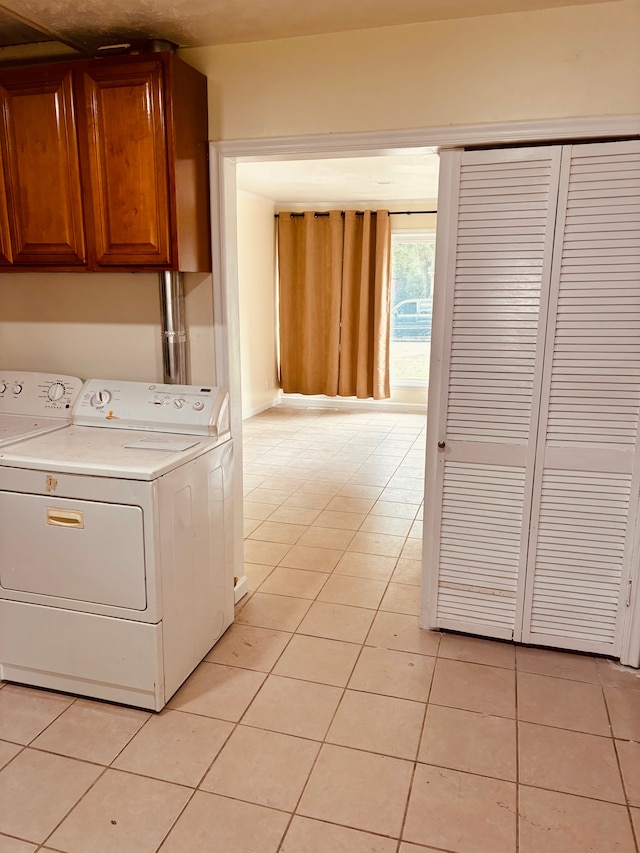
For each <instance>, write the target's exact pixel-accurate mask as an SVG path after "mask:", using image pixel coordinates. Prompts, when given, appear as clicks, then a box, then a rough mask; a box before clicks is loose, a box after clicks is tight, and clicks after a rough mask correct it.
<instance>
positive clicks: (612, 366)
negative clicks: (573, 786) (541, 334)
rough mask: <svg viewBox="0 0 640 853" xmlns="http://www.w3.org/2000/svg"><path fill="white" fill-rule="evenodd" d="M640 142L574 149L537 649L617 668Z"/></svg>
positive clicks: (536, 602) (561, 217) (625, 550)
mask: <svg viewBox="0 0 640 853" xmlns="http://www.w3.org/2000/svg"><path fill="white" fill-rule="evenodd" d="M639 282H640V143H639V142H616V143H600V144H593V145H592V144H589V145H572V146H571V145H570V146H565V147H564V149H563V160H562V167H561V176H560V194H559V203H558V225H557V232H556V243H555V252H554V264H553V272H552V283H551V295H550V304H549V325H548V332H547V345H546V356H545V374H544V381H543V387H542V407H541V420H540V442H539V449H538V454H537V458H536V476H535V485H534V500H533V507H532V525H531V545H530V553H529V557H528V566H527V594H526V601H525V609H524V617H525V618H524V630H523V636H522V639H523V640H524V641H525V642H530V643H538V644H542V645H552V646H561V647H564V648H569V649H580V650H582V651H592V652H601V653H605V654H610V655H615V656H618V655H619V653H620V641H621V628H622V620H623V618H624V613H625V605H626V600H627V596H628V594H629V579H630V576H631V571H632V565H631V550H632V542H631V539H632V535H633V524H632V523H631V522H630V519H631V520H632V519H635V517H636V512H637V505H636V502H637V497H638V485H639V470H638V468H639V466H638V462H639V460H638V417H639V411H640V284H639Z"/></svg>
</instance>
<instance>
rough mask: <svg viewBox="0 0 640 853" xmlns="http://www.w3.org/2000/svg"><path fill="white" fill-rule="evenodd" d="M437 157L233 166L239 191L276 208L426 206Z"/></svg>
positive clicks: (434, 190)
mask: <svg viewBox="0 0 640 853" xmlns="http://www.w3.org/2000/svg"><path fill="white" fill-rule="evenodd" d="M438 165H439V161H438V155H437V154H435V153H434V152H433V151H430V152H428V153H425V154H410V155H403V154H398V155H385V156H379V157H349V158H346V157H342V158H335V157H334V158H330V159H324V160H280V161H275V162H274V161H271V162H262V163H255V162H249V163H242V162H240V163H238V165H237V170H236V180H237V186H238V189H239V190H241V191H244V192H249V193H252V194H254V195H258V196H262V197H263V198H267V199H271V200H272V201H274V202H276V203H278V204H279V205H280V206H285V207H286V206H295V205H300V204H331V203H333V202H337V203H339V204H341V203H345V202H349V203H353V204H357V203H359V202H360V203H362V204H363V205H369V204H371V203H372V202H382V203H384V204H389V203H391V204H393V203H394V202H396V203H397V202H405V204H403V206H404V207H410V206H411V203H412V202H415V203H420V204H421V207H424V204H422V203H426V204H427V206H428V207H429V209H432V208H433V207H434V205H435V200H436V199H437V197H438Z"/></svg>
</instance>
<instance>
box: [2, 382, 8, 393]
mask: <svg viewBox="0 0 640 853" xmlns="http://www.w3.org/2000/svg"><path fill="white" fill-rule="evenodd" d="M6 390H7V383H6V382H0V394H4V392H5V391H6Z"/></svg>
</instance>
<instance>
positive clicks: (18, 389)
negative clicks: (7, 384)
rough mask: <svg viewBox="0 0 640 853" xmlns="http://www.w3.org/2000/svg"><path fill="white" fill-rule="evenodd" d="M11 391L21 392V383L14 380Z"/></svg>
mask: <svg viewBox="0 0 640 853" xmlns="http://www.w3.org/2000/svg"><path fill="white" fill-rule="evenodd" d="M13 393H14V394H16V395H17V394H22V385H21V384H20V383H19V382H16V383H15V384H14V386H13Z"/></svg>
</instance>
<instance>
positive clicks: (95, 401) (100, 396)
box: [91, 391, 111, 409]
mask: <svg viewBox="0 0 640 853" xmlns="http://www.w3.org/2000/svg"><path fill="white" fill-rule="evenodd" d="M109 400H111V391H96V393H95V394H94V395H93V397H92V398H91V405H92V406H95V407H96V408H97V409H99V408H100V406H106V404H107V403H108V402H109Z"/></svg>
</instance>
